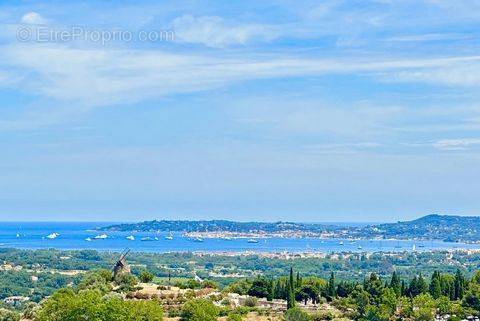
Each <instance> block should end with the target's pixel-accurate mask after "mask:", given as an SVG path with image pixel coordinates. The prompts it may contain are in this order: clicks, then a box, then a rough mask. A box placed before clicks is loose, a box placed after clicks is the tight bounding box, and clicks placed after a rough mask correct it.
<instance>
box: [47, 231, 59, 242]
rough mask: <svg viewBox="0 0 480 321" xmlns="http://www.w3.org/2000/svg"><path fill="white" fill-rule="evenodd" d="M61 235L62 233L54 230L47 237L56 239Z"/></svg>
mask: <svg viewBox="0 0 480 321" xmlns="http://www.w3.org/2000/svg"><path fill="white" fill-rule="evenodd" d="M59 236H60V234H58V233H55V232H53V233H51V234H48V235H47V239H49V240H53V239H56V238H57V237H59Z"/></svg>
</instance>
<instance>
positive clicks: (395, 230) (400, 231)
mask: <svg viewBox="0 0 480 321" xmlns="http://www.w3.org/2000/svg"><path fill="white" fill-rule="evenodd" d="M373 230H378V232H377V233H378V234H380V235H382V236H384V237H385V238H391V237H398V238H419V239H437V240H444V241H453V242H456V241H470V242H472V241H479V240H480V217H478V216H456V215H438V214H431V215H427V216H423V217H421V218H418V219H416V220H413V221H406V222H397V223H390V224H379V225H375V226H370V227H368V228H365V229H364V232H367V233H368V231H373Z"/></svg>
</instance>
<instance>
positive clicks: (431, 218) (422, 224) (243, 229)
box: [102, 214, 480, 243]
mask: <svg viewBox="0 0 480 321" xmlns="http://www.w3.org/2000/svg"><path fill="white" fill-rule="evenodd" d="M102 230H105V231H129V232H135V231H136V232H156V231H160V232H182V233H184V234H186V235H187V236H201V237H215V238H216V237H323V238H351V239H399V240H401V239H411V240H443V241H447V242H466V243H480V217H478V216H458V215H438V214H431V215H427V216H423V217H421V218H418V219H416V220H412V221H403V222H397V223H385V224H372V225H358V224H350V225H349V224H328V223H323V224H322V223H296V222H235V221H227V220H208V221H185V220H153V221H145V222H139V223H129V224H116V225H111V226H107V227H104V228H102Z"/></svg>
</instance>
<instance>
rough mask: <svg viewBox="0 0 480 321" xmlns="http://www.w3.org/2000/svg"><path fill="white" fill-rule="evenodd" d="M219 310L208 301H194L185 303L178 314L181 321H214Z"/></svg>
mask: <svg viewBox="0 0 480 321" xmlns="http://www.w3.org/2000/svg"><path fill="white" fill-rule="evenodd" d="M218 313H219V310H218V308H217V307H216V306H215V305H214V304H213V303H212V301H210V300H206V299H194V300H189V301H187V302H185V304H184V305H183V307H182V311H181V313H180V320H181V321H216V320H217V317H218Z"/></svg>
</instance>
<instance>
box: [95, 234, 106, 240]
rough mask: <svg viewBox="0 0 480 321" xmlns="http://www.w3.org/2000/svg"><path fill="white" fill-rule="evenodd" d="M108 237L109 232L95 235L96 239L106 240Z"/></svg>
mask: <svg viewBox="0 0 480 321" xmlns="http://www.w3.org/2000/svg"><path fill="white" fill-rule="evenodd" d="M106 238H108V235H107V234H99V235H97V236H95V237H94V239H95V240H105V239H106Z"/></svg>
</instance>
